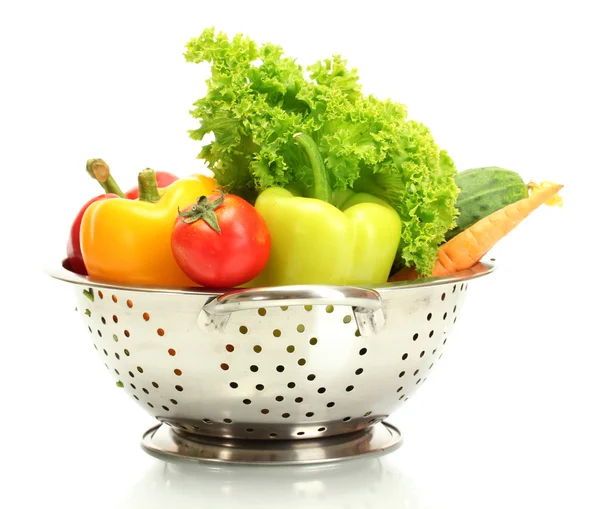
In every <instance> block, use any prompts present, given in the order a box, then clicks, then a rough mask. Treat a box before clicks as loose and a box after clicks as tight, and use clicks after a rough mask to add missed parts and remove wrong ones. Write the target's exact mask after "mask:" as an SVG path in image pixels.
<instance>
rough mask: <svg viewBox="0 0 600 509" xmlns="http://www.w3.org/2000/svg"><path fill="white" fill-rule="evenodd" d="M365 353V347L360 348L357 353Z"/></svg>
mask: <svg viewBox="0 0 600 509" xmlns="http://www.w3.org/2000/svg"><path fill="white" fill-rule="evenodd" d="M366 353H367V349H366V348H361V349H360V350H359V351H358V354H359V355H364V354H366Z"/></svg>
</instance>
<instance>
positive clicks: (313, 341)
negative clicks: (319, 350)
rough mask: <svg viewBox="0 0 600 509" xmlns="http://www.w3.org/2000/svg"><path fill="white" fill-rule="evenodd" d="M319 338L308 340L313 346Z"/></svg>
mask: <svg viewBox="0 0 600 509" xmlns="http://www.w3.org/2000/svg"><path fill="white" fill-rule="evenodd" d="M318 341H319V340H318V339H317V338H310V340H309V341H308V342H309V343H310V344H311V345H313V346H315V345H316V344H317V342H318Z"/></svg>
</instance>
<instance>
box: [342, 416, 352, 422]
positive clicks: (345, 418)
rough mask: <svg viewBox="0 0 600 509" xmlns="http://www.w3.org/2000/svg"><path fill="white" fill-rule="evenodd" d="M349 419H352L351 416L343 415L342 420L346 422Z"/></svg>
mask: <svg viewBox="0 0 600 509" xmlns="http://www.w3.org/2000/svg"><path fill="white" fill-rule="evenodd" d="M350 419H352V417H344V418H343V419H342V421H344V422H348V421H349V420H350Z"/></svg>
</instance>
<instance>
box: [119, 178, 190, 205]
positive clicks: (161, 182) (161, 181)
mask: <svg viewBox="0 0 600 509" xmlns="http://www.w3.org/2000/svg"><path fill="white" fill-rule="evenodd" d="M176 180H179V177H178V176H177V175H173V174H172V173H169V172H168V171H157V172H156V187H158V188H159V189H162V188H163V187H167V186H170V185H171V184H172V183H173V182H175V181H176ZM139 196H140V190H139V189H138V187H137V186H135V187H132V188H131V189H130V190H129V191H127V192H126V193H125V198H129V199H130V200H137V199H138V198H139Z"/></svg>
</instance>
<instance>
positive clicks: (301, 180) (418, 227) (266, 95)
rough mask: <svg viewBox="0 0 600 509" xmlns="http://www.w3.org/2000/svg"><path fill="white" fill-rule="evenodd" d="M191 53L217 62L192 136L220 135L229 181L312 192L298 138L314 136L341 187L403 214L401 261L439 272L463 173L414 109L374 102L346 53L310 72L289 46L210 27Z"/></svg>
mask: <svg viewBox="0 0 600 509" xmlns="http://www.w3.org/2000/svg"><path fill="white" fill-rule="evenodd" d="M184 56H185V58H186V60H187V61H189V62H194V63H202V62H207V63H209V64H210V70H211V76H210V78H209V79H208V80H207V91H206V93H205V95H204V96H203V97H201V98H200V99H199V100H197V101H196V102H195V103H194V106H193V109H192V110H191V114H192V116H193V117H194V118H196V119H198V120H199V124H200V125H199V127H198V129H195V130H192V131H190V136H191V137H192V138H193V139H196V140H200V141H202V140H204V139H205V137H206V136H207V135H208V134H212V135H213V136H214V140H213V141H210V142H208V143H207V144H205V145H204V146H203V147H202V149H201V152H200V154H199V157H200V158H202V159H204V160H205V161H206V163H207V165H208V166H209V168H210V169H211V170H212V171H213V172H214V173H215V177H216V179H217V181H218V182H219V183H220V184H221V185H223V186H224V187H225V188H227V190H228V191H229V192H231V193H234V194H238V195H240V196H242V197H244V198H246V199H248V200H250V201H251V202H252V201H253V200H254V199H255V197H256V196H257V194H258V193H259V192H260V191H262V190H264V189H266V188H268V187H270V186H285V187H290V188H294V189H296V190H299V192H301V193H302V194H304V195H307V196H310V192H311V191H310V190H311V186H312V173H311V170H310V167H309V164H308V161H307V160H306V157H305V155H304V153H303V152H302V151H301V150H300V149H299V147H298V146H297V145H296V144H295V143H294V141H293V138H292V137H293V135H294V134H295V133H296V132H303V133H305V134H308V135H309V136H311V137H312V138H313V139H314V140H315V141H316V142H317V144H318V146H319V149H320V151H321V154H322V156H323V159H324V161H325V165H326V167H327V169H328V171H329V174H330V180H331V184H332V187H333V188H334V189H336V190H343V189H347V188H351V189H353V190H354V191H362V192H369V193H371V194H374V195H376V196H379V197H381V198H383V199H385V200H387V201H388V202H389V203H390V204H391V205H392V206H393V207H394V208H395V209H396V210H397V211H398V213H399V215H400V217H401V218H402V221H403V231H402V240H401V244H400V247H399V255H400V258H399V261H400V264H401V265H407V266H415V267H416V269H417V271H418V272H419V273H421V274H423V275H429V274H430V273H431V269H432V268H433V263H434V260H435V256H436V253H437V248H438V246H439V244H440V243H441V242H443V240H444V234H445V233H446V231H447V230H449V229H450V228H452V227H453V226H454V220H455V217H456V215H457V210H456V209H455V207H454V204H455V201H456V198H457V195H458V189H457V187H456V184H455V182H454V175H455V174H456V169H455V167H454V163H453V161H452V159H451V158H450V156H449V155H448V154H447V153H446V152H445V151H440V149H439V147H438V146H437V145H436V143H435V141H434V139H433V136H432V135H431V133H430V131H429V129H428V128H427V127H425V126H424V125H423V124H421V123H418V122H416V121H414V120H409V119H408V118H407V111H406V107H405V106H403V105H402V104H398V103H396V102H393V101H391V100H380V99H377V98H375V97H373V96H372V95H369V96H365V95H364V94H363V93H362V91H361V86H360V84H359V83H358V75H357V71H356V69H348V68H347V65H346V61H345V60H343V59H342V58H341V57H340V56H339V55H334V56H333V57H332V58H331V59H325V60H322V61H318V62H316V63H315V64H313V65H309V66H307V68H306V70H305V69H303V68H302V66H300V65H298V64H297V63H296V61H295V60H294V59H292V58H290V57H286V56H284V53H283V50H282V48H280V47H279V46H276V45H273V44H263V45H261V46H260V47H259V46H258V45H257V44H256V43H255V42H254V41H252V40H251V39H249V38H248V37H244V36H243V35H241V34H238V35H236V36H235V37H234V38H233V39H231V40H230V39H229V38H228V37H227V36H226V35H225V34H223V33H218V34H217V33H215V30H214V29H213V28H209V29H206V30H205V31H204V32H203V33H202V34H201V35H200V36H199V37H198V38H194V39H192V40H191V41H190V42H189V43H188V44H187V46H186V52H185V54H184Z"/></svg>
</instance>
